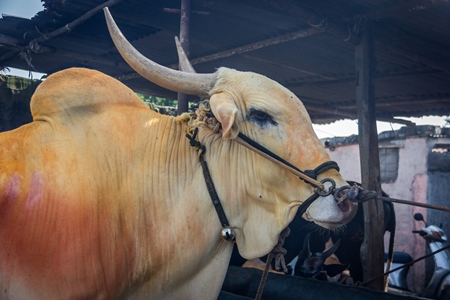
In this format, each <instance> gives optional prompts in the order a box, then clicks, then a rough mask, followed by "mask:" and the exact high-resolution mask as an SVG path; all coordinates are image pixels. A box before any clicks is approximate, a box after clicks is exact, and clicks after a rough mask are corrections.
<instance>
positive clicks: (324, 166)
mask: <svg viewBox="0 0 450 300" xmlns="http://www.w3.org/2000/svg"><path fill="white" fill-rule="evenodd" d="M238 137H240V138H241V139H242V140H244V141H245V142H247V143H248V144H250V145H251V146H253V147H255V148H256V149H258V150H259V151H261V152H264V153H265V154H267V155H269V156H270V157H272V158H274V159H276V160H277V161H279V162H280V163H282V164H284V165H286V166H289V167H291V168H293V169H294V170H296V171H297V172H299V173H302V174H304V175H306V176H308V177H311V178H312V179H317V175H319V174H320V173H323V172H325V171H327V170H329V169H335V170H337V171H338V172H339V166H338V164H337V162H335V161H327V162H324V163H323V164H321V165H320V166H318V167H317V168H315V169H314V170H305V171H302V170H300V169H298V168H297V167H296V166H294V165H292V164H290V163H289V162H287V161H286V160H284V159H283V158H281V157H279V156H278V155H276V154H275V153H273V152H272V151H270V150H269V149H267V148H266V147H264V146H262V145H261V144H258V143H257V142H255V141H254V140H252V139H251V138H249V137H248V136H246V135H244V134H243V133H241V132H239V134H238ZM301 179H302V178H301ZM305 182H307V183H309V184H311V185H312V186H313V187H315V188H317V186H316V185H315V184H313V183H311V182H308V181H307V180H305Z"/></svg>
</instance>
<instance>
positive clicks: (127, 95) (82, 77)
mask: <svg viewBox="0 0 450 300" xmlns="http://www.w3.org/2000/svg"><path fill="white" fill-rule="evenodd" d="M113 105H129V106H136V107H143V108H145V107H146V105H145V104H144V103H143V101H142V100H140V99H139V97H137V95H136V94H135V93H134V92H133V91H132V90H131V89H129V88H128V87H126V86H125V85H124V84H122V83H121V82H120V81H118V80H116V79H114V78H112V77H110V76H108V75H106V74H103V73H101V72H98V71H95V70H90V69H85V68H70V69H66V70H63V71H60V72H57V73H55V74H52V75H51V76H49V77H48V78H47V79H46V80H45V81H44V82H42V83H41V84H40V85H39V86H38V88H37V89H36V92H35V93H34V95H33V97H32V99H31V113H32V115H33V118H34V119H35V120H36V119H39V118H40V117H52V116H55V115H71V114H72V113H75V112H83V111H90V112H95V111H99V110H103V109H104V108H107V107H111V106H113Z"/></svg>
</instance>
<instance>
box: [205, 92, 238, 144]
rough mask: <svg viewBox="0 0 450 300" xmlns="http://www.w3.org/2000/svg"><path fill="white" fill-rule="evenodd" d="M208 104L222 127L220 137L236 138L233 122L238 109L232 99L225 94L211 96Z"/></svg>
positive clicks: (236, 129)
mask: <svg viewBox="0 0 450 300" xmlns="http://www.w3.org/2000/svg"><path fill="white" fill-rule="evenodd" d="M209 104H210V106H211V110H212V112H213V114H214V116H215V117H216V118H217V120H219V122H220V124H221V125H222V137H223V138H224V139H234V138H236V137H237V135H238V133H239V129H238V128H237V125H236V122H235V117H236V113H237V111H238V109H237V107H236V105H235V104H234V101H233V99H232V98H231V97H230V96H229V95H227V94H225V93H218V94H214V95H212V96H211V98H210V100H209Z"/></svg>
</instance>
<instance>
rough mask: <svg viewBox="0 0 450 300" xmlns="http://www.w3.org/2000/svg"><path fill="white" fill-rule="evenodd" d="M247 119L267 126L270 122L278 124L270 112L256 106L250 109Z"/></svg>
mask: <svg viewBox="0 0 450 300" xmlns="http://www.w3.org/2000/svg"><path fill="white" fill-rule="evenodd" d="M247 119H248V120H249V121H253V122H256V123H258V124H259V125H260V126H265V125H268V124H272V125H277V122H275V121H274V120H273V118H272V116H270V115H269V114H268V113H266V112H264V111H262V110H258V109H254V108H251V109H250V111H249V114H248V116H247Z"/></svg>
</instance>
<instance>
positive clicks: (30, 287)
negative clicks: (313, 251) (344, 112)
mask: <svg viewBox="0 0 450 300" xmlns="http://www.w3.org/2000/svg"><path fill="white" fill-rule="evenodd" d="M107 16H108V14H107ZM108 19H109V21H108V23H109V27H110V28H111V29H110V30H111V32H112V35H113V37H114V39H115V43H116V45H117V47H118V48H119V50H120V52H122V55H123V56H124V58H125V59H126V60H127V61H128V62H129V63H130V65H131V66H132V67H133V68H135V70H136V71H137V72H139V73H141V74H142V75H143V76H145V77H146V78H149V79H151V80H152V81H153V82H155V83H157V84H159V85H161V86H163V87H166V88H169V89H172V90H174V91H179V92H184V93H191V94H197V95H201V96H208V97H209V98H210V105H211V108H212V112H213V113H214V116H215V117H216V118H217V119H218V121H219V122H220V123H221V127H222V130H221V131H220V132H216V131H214V130H212V129H211V128H210V127H208V126H199V135H198V139H199V141H200V142H201V143H202V144H203V145H204V146H205V147H206V149H207V150H206V153H205V154H204V158H205V160H206V161H207V162H208V164H209V168H210V171H211V176H212V178H213V181H214V183H215V186H216V189H217V194H218V195H219V197H220V199H221V201H222V205H223V208H224V211H225V213H226V215H227V217H228V220H229V223H230V226H231V227H232V230H233V232H234V234H235V236H236V243H237V245H238V247H239V251H240V253H241V255H242V256H243V257H245V258H248V259H252V258H256V257H260V256H263V255H265V254H266V253H268V252H270V251H271V250H272V248H273V247H274V245H275V244H276V243H277V240H278V236H279V234H280V232H281V231H282V230H283V229H284V228H285V227H286V226H288V224H289V222H290V221H291V220H292V219H293V217H294V215H295V214H296V211H297V208H298V206H299V205H300V204H301V203H302V202H303V201H304V200H305V199H307V198H308V197H309V196H310V195H311V194H312V193H313V189H312V187H311V186H310V185H308V184H306V183H305V182H304V181H302V180H299V178H298V177H297V176H295V175H293V174H292V173H291V172H289V171H288V170H286V169H284V168H282V167H280V166H278V165H276V164H275V163H273V162H271V161H269V160H267V159H265V158H263V157H261V156H260V155H258V154H255V153H254V152H252V151H250V150H248V149H246V148H244V147H243V146H242V145H239V144H238V143H236V142H235V141H234V139H235V138H236V135H237V133H238V132H242V133H244V134H246V135H247V136H249V137H251V138H252V139H254V140H256V141H257V142H259V143H260V144H262V145H264V146H266V147H267V148H270V150H271V151H273V152H275V153H277V154H278V155H279V156H281V157H282V158H284V159H286V160H287V161H289V162H290V163H292V164H294V165H295V166H297V167H298V168H300V169H303V170H305V169H314V168H315V167H317V166H318V165H320V164H321V163H323V162H326V161H328V160H329V157H328V155H327V153H326V152H325V150H324V149H323V147H322V145H321V144H320V142H319V140H318V139H317V137H316V136H315V134H314V132H313V129H312V126H311V121H310V119H309V117H308V114H307V112H306V110H305V108H304V106H303V105H302V103H301V102H300V100H299V99H298V98H297V97H296V96H295V95H294V94H293V93H291V92H290V91H288V90H287V89H286V88H284V87H282V86H281V85H279V84H278V83H276V82H274V81H272V80H270V79H268V78H266V77H264V76H261V75H258V74H254V73H243V72H238V71H235V70H231V69H227V68H220V69H219V70H218V71H217V72H216V73H214V74H188V73H184V72H179V71H175V70H171V69H166V68H164V67H162V66H158V65H156V64H155V63H153V62H151V61H149V60H147V59H144V58H142V57H141V56H139V54H137V53H135V52H136V51H135V50H133V49H131V50H130V49H129V44H128V43H127V42H126V40H124V39H122V38H121V37H120V34H118V33H117V29H116V28H115V24H113V21H112V20H111V19H110V18H108ZM130 51H131V52H130ZM130 53H131V54H130ZM31 110H32V114H33V122H32V123H30V124H27V125H24V126H22V127H20V128H18V129H16V130H12V131H9V132H4V133H1V134H0V172H1V173H0V298H1V299H27V300H28V299H214V298H216V297H217V295H218V293H219V290H220V287H221V284H222V281H223V279H224V276H225V273H226V269H227V265H228V260H229V257H230V254H231V251H232V248H233V245H232V243H231V242H228V241H225V240H223V239H222V238H221V235H220V232H221V229H222V227H221V224H220V222H219V220H218V216H217V214H216V212H215V209H214V206H213V205H212V203H211V199H210V196H209V194H208V191H207V188H206V186H205V179H204V177H203V173H202V168H201V166H200V163H199V161H198V157H197V153H196V152H195V151H194V150H193V149H192V148H191V147H190V145H189V141H188V140H187V139H186V137H185V134H186V131H187V129H188V119H187V117H186V115H183V116H180V117H176V118H174V117H168V116H163V115H158V114H157V113H155V112H152V111H151V110H149V109H148V108H147V107H146V106H145V105H144V104H143V103H142V101H141V100H140V99H139V98H138V97H137V96H136V95H135V94H134V93H133V91H131V90H130V89H128V88H127V87H125V86H124V85H123V84H121V83H120V82H118V81H117V80H115V79H113V78H111V77H109V76H106V75H104V74H102V73H99V72H97V71H93V70H87V69H76V68H75V69H68V70H65V71H61V72H58V73H55V74H53V75H51V76H49V78H48V79H47V80H45V81H44V82H43V83H42V84H41V85H40V86H39V87H38V89H37V90H36V92H35V94H34V95H33V98H32V101H31ZM189 124H191V123H189ZM325 177H328V178H332V179H334V180H335V181H336V183H337V186H341V185H345V184H346V182H345V181H344V180H343V179H342V178H341V176H340V174H339V173H338V172H337V171H336V170H334V169H331V170H328V171H326V172H324V173H322V174H320V175H319V178H318V179H319V180H320V179H322V178H325ZM354 208H355V207H354V206H352V205H347V204H346V203H343V204H341V205H340V206H338V205H337V204H336V202H335V201H334V199H333V196H332V195H330V196H327V197H321V198H319V199H318V200H317V201H316V202H315V203H313V204H312V206H311V207H310V208H309V210H308V211H307V213H306V216H307V218H308V219H309V220H311V221H314V222H316V223H318V224H320V225H322V226H324V227H327V228H335V227H338V226H339V225H341V224H344V223H346V222H348V221H349V220H350V219H351V218H352V216H353V215H354V212H355V211H356V210H355V209H354Z"/></svg>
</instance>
